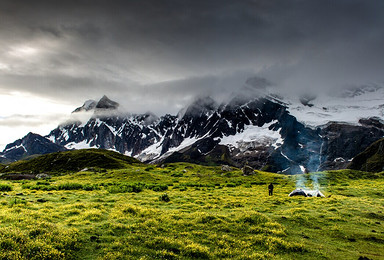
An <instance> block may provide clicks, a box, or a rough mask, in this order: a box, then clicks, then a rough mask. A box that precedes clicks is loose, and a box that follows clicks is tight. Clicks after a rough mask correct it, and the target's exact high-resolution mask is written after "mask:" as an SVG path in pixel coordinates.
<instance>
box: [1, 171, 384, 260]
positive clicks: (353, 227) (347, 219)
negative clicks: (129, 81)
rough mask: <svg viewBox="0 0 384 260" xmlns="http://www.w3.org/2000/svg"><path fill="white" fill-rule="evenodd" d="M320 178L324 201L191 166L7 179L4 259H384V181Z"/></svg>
mask: <svg viewBox="0 0 384 260" xmlns="http://www.w3.org/2000/svg"><path fill="white" fill-rule="evenodd" d="M316 175H317V176H316V177H317V178H318V180H319V182H320V184H321V187H322V188H321V190H322V192H323V193H324V194H325V195H326V198H305V197H288V194H289V193H290V192H291V191H292V190H293V189H294V188H295V183H296V178H297V176H285V175H279V174H273V173H267V172H259V171H256V172H255V174H254V175H251V176H242V173H241V171H240V170H238V169H234V170H233V171H231V172H223V171H221V169H220V167H213V166H212V167H208V166H200V165H194V164H186V163H174V164H168V165H165V166H164V167H156V166H148V165H142V164H132V165H128V164H127V165H126V167H125V168H122V169H113V170H100V169H96V170H92V169H91V170H90V171H81V172H75V173H68V174H62V175H61V174H56V175H53V176H52V178H51V179H48V180H19V181H10V180H1V181H0V194H1V196H0V259H356V260H357V259H359V258H360V259H384V246H383V245H384V214H383V211H384V190H383V187H384V175H383V174H382V173H376V174H373V173H365V172H358V171H350V170H348V171H347V170H342V171H332V172H321V173H316ZM304 178H306V180H307V185H308V186H309V187H310V186H311V181H310V176H309V175H304ZM270 182H273V183H274V185H275V192H274V195H273V196H268V190H267V185H268V184H269V183H270Z"/></svg>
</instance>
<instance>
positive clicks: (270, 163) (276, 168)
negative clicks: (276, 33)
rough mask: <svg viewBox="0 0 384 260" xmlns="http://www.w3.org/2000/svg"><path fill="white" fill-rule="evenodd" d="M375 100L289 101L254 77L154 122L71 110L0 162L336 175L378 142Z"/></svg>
mask: <svg viewBox="0 0 384 260" xmlns="http://www.w3.org/2000/svg"><path fill="white" fill-rule="evenodd" d="M282 96H284V97H282ZM382 100H384V88H383V87H381V86H378V85H368V86H360V87H354V88H348V89H344V90H343V91H342V92H340V93H337V94H335V93H333V94H332V95H328V96H325V95H324V96H314V95H299V96H296V95H292V96H289V95H281V93H279V91H278V90H276V89H274V88H273V86H270V84H268V82H266V81H263V79H260V78H252V79H249V80H247V82H246V83H245V85H244V87H243V88H242V89H240V90H239V91H238V92H236V93H234V94H233V95H232V96H231V98H230V99H228V100H227V101H224V102H221V103H217V102H216V101H215V100H213V99H212V98H210V97H202V98H198V99H196V100H195V101H194V102H193V103H192V104H190V105H189V106H186V107H185V108H184V109H182V110H181V111H180V112H179V113H178V114H177V115H169V114H166V115H163V116H161V117H158V116H156V115H154V114H153V113H150V112H148V113H144V114H130V113H123V112H121V111H120V110H119V104H118V103H117V102H115V101H112V100H110V99H109V98H108V97H106V96H104V97H102V98H101V99H100V100H99V101H95V100H88V101H86V102H85V103H84V105H83V106H81V107H79V108H76V109H75V110H74V111H73V112H72V116H71V120H69V121H67V122H65V123H63V124H61V125H59V126H58V127H57V128H55V129H53V130H52V131H51V132H50V133H49V134H48V135H47V136H40V135H37V134H32V133H29V134H28V135H26V136H25V137H23V138H21V139H19V140H16V141H15V142H13V143H11V144H8V145H7V146H6V148H5V149H4V151H3V152H2V153H0V160H1V161H2V162H10V161H16V160H20V159H23V158H28V157H29V156H32V155H36V154H47V153H52V152H56V151H64V150H71V149H85V148H102V149H109V150H114V151H117V152H119V153H122V154H125V155H129V156H132V157H135V158H137V159H139V160H140V161H143V162H149V163H158V164H161V163H166V162H176V161H187V162H193V163H203V164H229V165H233V166H237V167H241V166H243V165H245V164H248V165H249V166H251V167H253V168H255V169H262V170H267V171H272V172H281V173H290V174H295V173H303V172H307V171H318V170H327V169H339V168H344V167H346V166H347V164H349V163H350V161H351V160H352V159H353V158H354V157H355V156H356V155H357V154H359V153H360V152H362V151H364V149H366V148H367V147H368V146H369V145H370V144H372V143H373V142H375V141H377V140H378V139H380V138H382V137H383V136H384V123H383V121H382V120H381V118H382V115H383V114H382V112H383V107H384V105H383V104H384V103H383V101H382Z"/></svg>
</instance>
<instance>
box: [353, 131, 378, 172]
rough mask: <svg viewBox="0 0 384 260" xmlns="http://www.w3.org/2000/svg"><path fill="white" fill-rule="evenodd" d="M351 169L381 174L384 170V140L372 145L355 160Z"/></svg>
mask: <svg viewBox="0 0 384 260" xmlns="http://www.w3.org/2000/svg"><path fill="white" fill-rule="evenodd" d="M348 168H350V169H354V170H361V171H369V172H378V171H379V172H380V171H383V170H384V138H383V139H380V140H378V141H376V142H374V143H373V144H371V145H370V146H369V147H368V148H367V149H365V150H364V151H363V152H362V153H360V154H358V155H357V156H356V157H355V158H353V160H352V162H351V163H350V165H349V166H348Z"/></svg>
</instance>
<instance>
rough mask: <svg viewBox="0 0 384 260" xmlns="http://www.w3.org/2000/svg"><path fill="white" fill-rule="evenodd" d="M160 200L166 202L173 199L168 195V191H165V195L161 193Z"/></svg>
mask: <svg viewBox="0 0 384 260" xmlns="http://www.w3.org/2000/svg"><path fill="white" fill-rule="evenodd" d="M159 200H161V201H164V202H169V201H171V199H170V198H169V196H168V194H167V193H164V194H163V195H161V196H160V197H159Z"/></svg>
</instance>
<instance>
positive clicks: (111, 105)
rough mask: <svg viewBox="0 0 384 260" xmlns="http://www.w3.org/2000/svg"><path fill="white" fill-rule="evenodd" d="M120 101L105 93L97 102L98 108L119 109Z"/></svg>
mask: <svg viewBox="0 0 384 260" xmlns="http://www.w3.org/2000/svg"><path fill="white" fill-rule="evenodd" d="M119 105H120V104H119V103H117V102H115V101H113V100H111V99H109V98H108V97H107V96H106V95H104V96H103V97H102V98H101V99H100V100H99V102H97V104H96V108H97V109H117V108H118V107H119Z"/></svg>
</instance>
